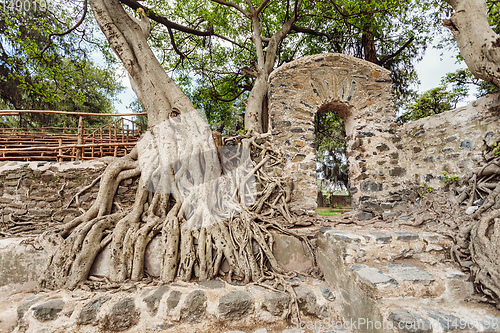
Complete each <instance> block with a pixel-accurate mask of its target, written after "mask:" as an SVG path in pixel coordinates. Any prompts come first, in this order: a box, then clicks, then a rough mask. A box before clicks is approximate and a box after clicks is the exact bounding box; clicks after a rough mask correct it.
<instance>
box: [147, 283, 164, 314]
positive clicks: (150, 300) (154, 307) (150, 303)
mask: <svg viewBox="0 0 500 333" xmlns="http://www.w3.org/2000/svg"><path fill="white" fill-rule="evenodd" d="M169 289H170V287H169V286H160V287H159V288H158V289H156V290H155V292H154V293H153V294H151V295H149V296H148V297H144V298H143V301H144V303H146V306H147V308H148V312H149V313H150V314H151V315H152V316H156V313H157V312H158V305H159V304H160V301H161V298H162V297H163V295H164V294H165V293H166V292H167V291H168V290H169Z"/></svg>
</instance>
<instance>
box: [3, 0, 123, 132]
mask: <svg viewBox="0 0 500 333" xmlns="http://www.w3.org/2000/svg"><path fill="white" fill-rule="evenodd" d="M13 3H14V2H13ZM28 3H29V4H30V6H29V7H27V6H23V7H21V8H19V7H16V6H9V5H4V6H1V7H0V34H1V37H0V103H1V105H2V107H3V108H7V109H28V110H30V109H34V110H38V109H39V110H47V109H49V110H62V111H83V112H112V111H113V105H112V101H113V100H114V99H115V98H116V96H117V94H118V93H119V92H120V91H121V89H122V87H121V85H120V84H119V82H118V81H117V80H116V79H115V75H114V68H113V65H112V64H113V60H112V57H111V55H110V53H109V51H108V50H107V49H106V48H105V45H104V44H105V43H104V42H103V41H102V40H99V39H98V38H96V37H94V36H93V35H92V34H93V32H92V26H91V23H87V25H86V26H85V28H82V30H80V31H78V33H76V32H75V33H73V34H65V35H62V36H58V33H59V34H60V32H61V31H64V30H66V29H68V26H69V25H70V24H71V23H72V20H73V15H72V12H68V10H67V9H66V8H65V7H64V6H61V5H58V4H57V3H56V2H54V3H51V4H50V5H47V6H42V5H41V4H40V2H28ZM44 4H45V3H44ZM55 17H57V19H55ZM85 29H86V31H85ZM101 51H103V52H104V58H105V60H106V61H107V63H108V65H107V66H106V67H98V66H96V65H95V64H94V63H93V62H92V61H91V60H90V59H89V54H90V53H91V52H101ZM94 118H95V119H90V118H88V119H86V120H87V122H91V123H99V122H102V121H104V120H103V119H102V117H94ZM99 118H100V119H99ZM77 121H78V120H77V117H71V116H62V115H46V114H24V115H23V116H22V117H19V123H18V125H20V126H22V127H25V126H28V127H33V128H36V127H39V126H41V125H43V126H75V123H76V122H77ZM8 122H9V120H7V119H4V122H3V124H4V126H9V125H12V124H9V123H8Z"/></svg>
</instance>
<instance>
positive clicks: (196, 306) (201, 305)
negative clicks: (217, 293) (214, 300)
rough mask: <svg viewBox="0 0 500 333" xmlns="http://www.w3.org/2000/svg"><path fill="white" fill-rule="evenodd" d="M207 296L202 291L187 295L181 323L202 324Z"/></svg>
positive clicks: (182, 309)
mask: <svg viewBox="0 0 500 333" xmlns="http://www.w3.org/2000/svg"><path fill="white" fill-rule="evenodd" d="M206 307H207V296H206V295H205V292H204V291H202V290H195V291H192V292H191V293H189V295H187V297H186V299H185V300H184V304H183V305H182V308H181V321H186V322H188V323H194V322H200V321H201V320H202V319H203V317H204V316H205V310H206Z"/></svg>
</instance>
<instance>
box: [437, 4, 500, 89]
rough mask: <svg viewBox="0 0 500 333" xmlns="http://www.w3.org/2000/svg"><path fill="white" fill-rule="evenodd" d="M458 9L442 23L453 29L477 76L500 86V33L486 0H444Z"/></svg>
mask: <svg viewBox="0 0 500 333" xmlns="http://www.w3.org/2000/svg"><path fill="white" fill-rule="evenodd" d="M445 1H446V2H447V3H449V4H450V5H451V6H452V7H453V9H454V10H455V12H454V13H453V14H452V16H451V17H450V19H448V20H445V21H444V22H443V25H444V26H445V27H447V28H449V29H450V30H451V32H452V33H453V36H454V37H455V39H456V41H457V43H458V47H459V48H460V52H461V53H462V56H463V57H464V60H465V62H466V64H467V66H468V67H469V69H470V71H471V72H472V74H474V76H476V77H478V78H480V79H483V80H485V81H487V82H491V83H493V84H494V85H496V86H497V87H500V36H499V35H498V34H496V33H495V32H494V31H493V30H492V29H491V27H490V25H489V23H488V13H487V8H486V1H485V0H445Z"/></svg>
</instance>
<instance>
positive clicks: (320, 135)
mask: <svg viewBox="0 0 500 333" xmlns="http://www.w3.org/2000/svg"><path fill="white" fill-rule="evenodd" d="M314 127H315V133H316V139H315V140H316V141H315V144H316V162H317V169H316V172H317V173H318V175H319V177H321V178H322V179H324V180H326V181H327V182H328V183H329V184H330V185H331V187H332V188H334V187H340V188H342V187H346V188H347V182H348V180H349V178H348V164H347V158H346V156H345V153H346V141H345V136H346V132H345V126H344V121H343V120H342V118H340V117H339V115H338V114H336V113H335V112H333V111H325V112H318V113H317V114H316V117H315V119H314Z"/></svg>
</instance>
